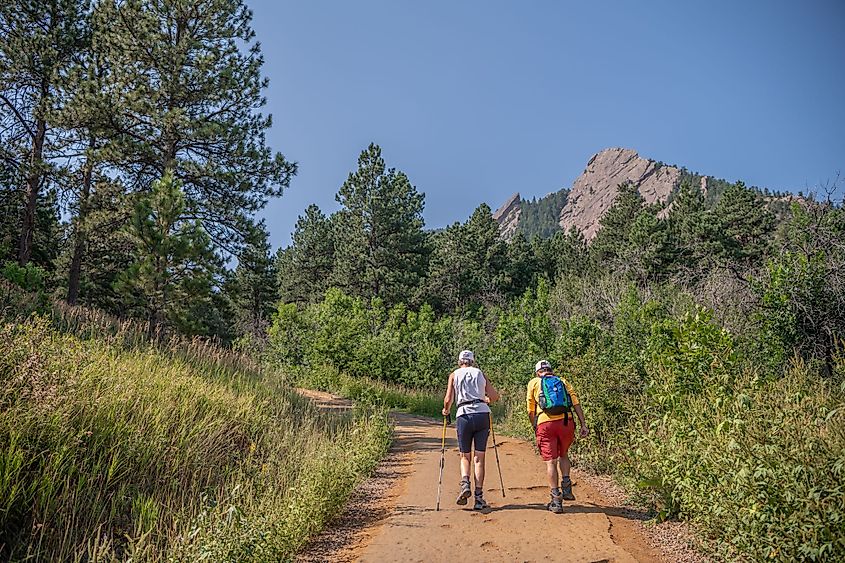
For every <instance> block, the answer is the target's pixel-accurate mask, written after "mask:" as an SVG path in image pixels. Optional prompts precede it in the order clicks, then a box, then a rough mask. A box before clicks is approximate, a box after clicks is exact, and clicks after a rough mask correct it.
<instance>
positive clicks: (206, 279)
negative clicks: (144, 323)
mask: <svg viewBox="0 0 845 563" xmlns="http://www.w3.org/2000/svg"><path fill="white" fill-rule="evenodd" d="M185 210H186V207H185V197H184V195H183V193H182V189H181V185H180V182H179V180H177V179H175V178H174V177H173V175H172V174H171V173H170V172H167V173H166V174H165V175H164V177H163V178H162V179H161V180H159V181H157V182H155V183H154V184H153V186H152V190H151V192H150V193H149V194H146V195H144V196H142V197H140V198H139V199H138V202H137V204H136V206H135V211H134V214H133V217H132V223H131V226H130V228H129V233H130V235H131V237H132V240H133V242H134V243H135V246H136V248H135V256H136V259H135V262H134V263H133V264H132V266H131V267H130V268H129V269H128V271H127V272H126V273H125V274H123V275H122V276H121V277H120V279H119V281H118V287H119V290H120V291H122V292H123V293H124V294H125V295H126V297H127V298H128V299H130V300H134V302H135V303H136V304H137V306H138V307H139V309H141V310H142V311H144V316H145V317H146V318H147V320H148V321H149V327H150V331H151V332H156V331H158V330H159V329H160V328H161V327H162V325H165V324H166V325H170V326H172V327H175V328H177V329H178V330H179V331H181V332H183V333H188V334H202V333H206V332H208V330H207V327H205V326H203V323H202V318H201V317H197V316H196V313H197V310H198V309H199V308H210V307H211V301H212V291H213V289H214V286H215V274H216V273H217V272H218V271H219V268H220V266H221V264H220V260H219V258H218V257H217V256H216V255H215V254H214V252H213V251H212V249H211V240H210V239H209V236H208V234H206V232H205V230H204V229H203V227H202V225H201V223H200V222H199V221H197V220H186V219H185V217H184V213H185Z"/></svg>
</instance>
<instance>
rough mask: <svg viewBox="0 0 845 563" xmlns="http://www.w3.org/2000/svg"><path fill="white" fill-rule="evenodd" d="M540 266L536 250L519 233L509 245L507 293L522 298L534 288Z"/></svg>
mask: <svg viewBox="0 0 845 563" xmlns="http://www.w3.org/2000/svg"><path fill="white" fill-rule="evenodd" d="M539 273H540V264H539V262H538V260H537V256H536V255H535V254H534V249H533V248H532V246H531V245H530V244H529V243H528V240H526V238H525V235H523V234H522V233H517V234H516V235H515V236H514V237H513V238H512V239H511V240H510V242H508V245H507V261H506V279H507V285H506V292H507V294H508V296H510V297H512V298H517V297H521V296H522V294H523V293H525V291H526V290H527V289H529V288H532V287H534V285H535V284H536V282H537V275H538V274H539Z"/></svg>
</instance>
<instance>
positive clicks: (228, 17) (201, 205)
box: [94, 0, 296, 254]
mask: <svg viewBox="0 0 845 563" xmlns="http://www.w3.org/2000/svg"><path fill="white" fill-rule="evenodd" d="M251 18H252V14H251V12H250V11H249V9H247V7H246V6H245V5H244V3H243V1H242V0H162V1H160V2H144V1H141V0H127V1H125V2H117V1H116V0H103V1H102V2H101V3H99V4H98V6H97V10H96V17H95V19H96V23H95V30H96V31H97V33H96V35H95V38H94V39H95V42H96V43H97V45H98V46H99V48H100V49H101V50H102V52H103V53H104V54H105V59H106V64H107V66H108V68H109V71H110V72H109V74H108V77H107V78H108V85H107V89H108V90H109V91H111V92H114V93H115V95H116V96H118V100H117V103H116V106H117V107H118V110H119V115H117V116H116V117H115V118H114V120H113V124H114V125H115V127H116V128H117V129H118V131H119V132H120V136H119V140H120V147H119V148H120V150H119V151H118V152H119V156H120V161H119V162H118V163H117V164H118V165H119V168H120V170H121V172H122V174H123V177H124V179H125V180H126V183H127V185H128V186H129V187H134V188H137V189H145V188H147V187H148V186H149V185H150V182H151V180H152V179H155V178H159V177H161V176H163V174H164V172H165V171H166V170H171V171H172V172H173V174H174V177H175V178H178V179H179V180H180V181H181V182H182V185H183V186H184V194H185V205H186V213H187V215H189V216H190V217H192V218H195V219H201V220H202V221H203V226H204V228H205V229H206V230H207V231H208V233H209V235H210V236H211V239H212V241H213V242H214V244H215V245H216V246H217V247H220V248H224V249H225V250H227V251H229V252H233V253H236V254H237V250H238V248H239V247H240V246H241V245H242V244H243V243H244V242H245V240H246V237H247V235H248V234H249V233H250V232H251V222H252V219H251V217H252V215H253V214H254V213H255V212H256V211H258V210H259V209H261V208H262V207H263V206H264V205H265V204H266V202H267V199H268V198H270V197H273V196H278V195H280V194H281V192H282V190H283V188H285V187H286V186H287V185H288V184H289V182H290V178H291V176H292V175H293V174H294V173H295V171H296V166H295V165H294V164H293V163H291V162H289V161H287V160H285V158H284V157H283V156H282V155H281V154H279V153H273V152H272V151H271V150H270V149H269V148H268V147H267V146H266V143H265V132H266V131H267V130H268V129H269V127H270V125H271V120H270V117H267V116H264V115H262V114H261V113H260V109H261V107H262V106H263V105H264V103H265V100H264V98H263V96H262V91H263V90H264V88H265V87H266V86H267V80H266V79H265V78H263V77H262V75H261V66H262V64H263V58H262V56H261V53H260V49H259V45H258V44H257V43H256V42H255V34H254V32H253V30H252V29H251V27H250V23H251Z"/></svg>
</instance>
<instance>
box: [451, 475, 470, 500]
mask: <svg viewBox="0 0 845 563" xmlns="http://www.w3.org/2000/svg"><path fill="white" fill-rule="evenodd" d="M471 496H472V490H471V489H470V486H469V480H465V479H461V492H460V494H459V495H458V500H456V501H455V503H456V504H460V505H461V506H463V505H465V504H466V503H467V499H468V498H469V497H471Z"/></svg>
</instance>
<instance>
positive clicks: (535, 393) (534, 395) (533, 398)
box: [525, 376, 581, 425]
mask: <svg viewBox="0 0 845 563" xmlns="http://www.w3.org/2000/svg"><path fill="white" fill-rule="evenodd" d="M558 377H560V376H558ZM560 380H561V381H562V382H563V384H564V385H565V386H566V391H567V392H568V393H569V396H570V397H572V406H573V407H574V406H575V405H580V404H581V403H580V402H579V401H578V395H576V394H575V390H574V389H573V388H572V385H570V384H569V382H568V381H567V380H566V379H564V378H562V377H560ZM525 402H526V403H527V405H528V413H529V414H531V413H537V415H538V416H537V422H536V424H537V425H540V424H542V423H544V422H548V421H550V420H561V419H562V418H563V417H564V416H566V415H565V414H546V413H544V412H543V409H541V408H540V378H539V377H535V378H534V379H532V380H531V381H529V382H528V391H527V393H526V394H525Z"/></svg>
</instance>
